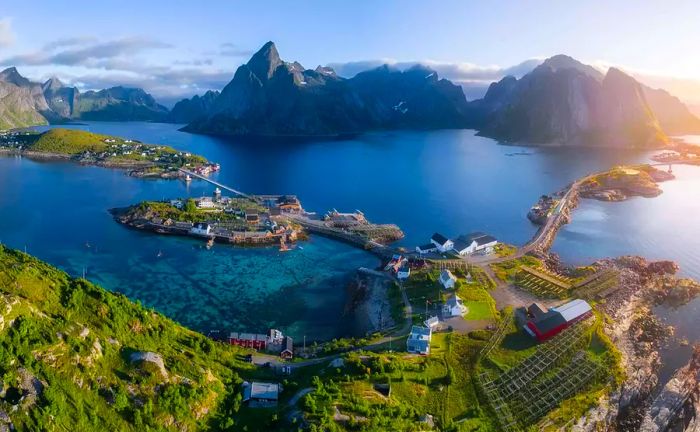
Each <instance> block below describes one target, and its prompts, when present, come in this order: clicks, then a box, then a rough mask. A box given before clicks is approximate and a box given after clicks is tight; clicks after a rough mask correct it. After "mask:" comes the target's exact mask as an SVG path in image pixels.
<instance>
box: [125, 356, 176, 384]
mask: <svg viewBox="0 0 700 432" xmlns="http://www.w3.org/2000/svg"><path fill="white" fill-rule="evenodd" d="M129 361H130V362H131V364H133V365H134V366H136V367H138V368H139V369H141V370H143V371H146V372H153V371H156V372H158V373H159V374H160V376H161V377H162V378H163V379H168V370H167V369H165V362H163V357H161V356H160V355H159V354H156V353H154V352H147V351H135V352H133V353H131V355H129Z"/></svg>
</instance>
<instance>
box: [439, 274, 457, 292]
mask: <svg viewBox="0 0 700 432" xmlns="http://www.w3.org/2000/svg"><path fill="white" fill-rule="evenodd" d="M455 282H457V278H456V277H455V275H453V274H452V272H451V271H449V270H447V269H445V270H443V271H441V272H440V284H442V286H443V287H444V288H445V289H451V288H454V287H455Z"/></svg>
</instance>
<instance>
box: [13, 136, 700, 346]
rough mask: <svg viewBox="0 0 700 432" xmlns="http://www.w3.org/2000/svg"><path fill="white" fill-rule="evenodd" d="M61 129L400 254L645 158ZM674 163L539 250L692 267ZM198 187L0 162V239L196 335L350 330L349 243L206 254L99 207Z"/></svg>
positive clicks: (353, 258)
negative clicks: (375, 238) (283, 202)
mask: <svg viewBox="0 0 700 432" xmlns="http://www.w3.org/2000/svg"><path fill="white" fill-rule="evenodd" d="M73 127H80V128H89V129H90V130H91V131H93V132H100V133H107V134H113V135H118V136H122V137H127V138H133V139H139V140H141V141H144V142H148V143H158V144H167V145H171V146H173V147H176V148H178V149H183V150H187V151H191V152H194V153H199V154H203V155H204V156H206V157H207V158H209V159H210V160H212V161H216V162H219V163H221V165H222V171H221V172H220V173H219V174H218V175H217V177H218V180H219V181H221V182H223V183H225V184H230V185H231V186H234V187H237V188H239V189H241V190H243V191H247V192H251V193H292V194H296V195H298V196H299V198H300V199H301V200H302V203H303V205H304V207H305V208H306V209H307V210H313V211H318V212H324V211H326V210H328V209H331V208H337V209H338V210H341V211H342V210H354V209H360V210H362V211H364V212H365V214H366V215H367V217H368V218H369V219H370V220H373V221H376V222H384V223H396V224H398V225H399V226H401V228H402V229H403V230H404V232H405V233H406V238H405V239H404V240H403V241H402V244H404V245H406V246H411V247H412V246H415V245H416V244H419V243H424V242H425V241H426V240H427V239H428V238H429V237H430V235H431V234H432V233H433V232H434V231H440V232H442V233H444V234H446V235H448V236H456V235H458V234H461V233H466V232H470V231H475V230H480V231H487V232H489V233H491V234H493V235H495V236H497V237H498V238H499V239H501V240H503V241H506V242H509V243H515V244H520V243H524V242H525V241H527V239H529V238H530V237H531V236H532V234H533V233H534V232H535V229H536V228H535V227H534V226H533V225H531V224H530V223H529V221H528V220H527V218H526V217H525V215H526V213H527V210H528V209H529V207H530V206H531V205H532V203H534V202H535V201H536V200H537V198H538V196H539V195H541V194H543V193H550V192H553V191H555V190H557V189H560V188H562V187H564V186H565V185H566V184H568V183H569V182H571V181H573V180H574V179H576V178H578V177H580V176H582V175H584V174H586V173H589V172H593V171H597V170H602V169H605V168H608V167H610V166H611V165H614V164H618V163H632V162H641V161H645V160H647V158H648V156H649V154H648V153H644V152H633V151H610V150H591V149H586V150H572V149H561V148H559V149H548V148H547V149H544V148H525V147H517V146H503V145H498V144H497V143H496V142H494V141H493V140H490V139H487V138H482V137H477V136H475V133H474V132H473V131H468V130H467V131H465V130H461V131H458V130H454V131H452V130H447V131H436V132H394V133H377V134H369V135H365V136H361V137H358V138H356V139H353V140H345V141H324V142H315V143H291V142H289V143H277V144H270V143H246V142H236V141H227V140H223V139H218V138H213V137H206V136H199V135H191V134H187V133H183V132H179V131H177V126H175V125H167V124H155V123H150V124H149V123H90V124H88V125H86V126H73ZM677 171H678V172H679V180H678V181H677V182H672V183H668V184H667V185H664V190H665V191H666V193H665V194H664V195H662V196H661V197H659V198H656V199H653V200H646V199H634V200H631V201H629V202H626V203H617V204H607V203H598V202H592V201H584V202H583V203H582V205H581V207H580V211H577V213H576V214H575V216H574V220H573V222H572V224H571V225H569V226H567V227H566V228H565V230H564V231H563V232H562V235H561V237H560V238H559V239H558V240H557V242H556V244H555V246H554V250H555V251H557V252H559V253H560V254H561V255H562V256H563V257H565V258H566V259H567V260H570V261H574V262H586V261H589V260H591V259H595V258H601V257H604V256H609V255H617V254H621V253H635V254H641V255H647V256H652V257H658V258H669V259H674V260H677V261H678V262H680V263H681V265H682V267H683V269H684V271H686V274H689V275H693V276H697V275H698V273H697V272H698V256H699V255H700V248H698V247H697V246H698V244H697V241H699V240H700V236H699V235H698V232H697V229H698V225H700V224H697V223H695V219H696V218H697V216H698V215H699V214H700V212H698V208H697V207H693V206H692V205H689V204H688V201H691V200H690V199H689V198H688V197H689V196H690V195H689V194H688V193H687V192H690V193H691V194H692V193H693V192H695V193H696V192H697V191H699V190H700V187H699V185H698V183H697V181H698V180H697V179H698V176H699V175H700V174H699V173H700V170H698V169H695V168H687V169H682V170H681V169H679V170H677ZM687 179H690V180H687ZM693 179H694V180H693ZM687 181H689V183H688V182H687ZM211 191H212V187H211V186H210V185H208V184H206V183H204V182H199V181H195V182H193V183H192V185H191V186H190V187H189V188H188V187H187V186H186V185H185V184H184V183H182V182H179V181H163V180H139V179H133V178H129V177H127V176H125V175H124V174H123V173H122V172H120V171H114V170H108V169H102V168H96V167H82V166H78V165H74V164H70V163H39V162H34V161H30V160H27V159H17V158H0V240H1V241H3V242H4V243H7V244H9V245H10V246H14V247H17V248H23V247H24V246H25V245H27V247H28V252H30V253H33V254H35V255H38V256H39V257H41V258H43V259H45V260H47V261H49V262H51V263H53V264H55V265H57V266H59V267H61V268H63V269H65V270H67V271H68V272H70V273H72V274H80V273H81V272H82V269H83V267H87V272H88V273H87V275H88V278H90V279H91V280H94V281H95V282H98V283H100V284H102V285H103V286H105V287H107V288H109V289H112V290H116V291H120V292H124V293H126V294H127V295H129V296H130V297H131V298H134V299H138V300H140V301H142V302H143V303H144V304H146V305H148V306H152V307H155V308H156V309H158V310H160V311H162V312H164V313H165V314H167V315H169V316H171V317H173V318H174V319H176V320H178V321H180V322H182V323H184V324H186V325H188V326H191V327H193V328H195V329H198V330H202V331H207V330H210V329H225V330H227V331H228V330H265V329H266V328H267V326H269V325H275V326H278V327H281V328H282V329H283V330H286V331H288V332H290V333H292V334H293V335H295V336H301V335H302V334H305V335H307V337H309V338H320V339H324V338H330V337H335V336H339V335H347V334H357V333H361V332H362V331H363V330H364V329H363V327H362V325H361V323H357V322H355V320H354V319H352V317H349V316H343V314H342V310H343V305H344V303H345V301H346V293H345V288H346V285H347V282H348V278H349V277H350V275H351V274H352V272H353V271H354V269H355V268H357V267H359V266H375V265H376V264H377V262H376V260H375V259H374V258H373V257H371V256H369V255H368V254H366V253H364V252H362V251H359V250H355V249H352V248H350V247H349V246H346V245H342V244H339V243H337V242H333V241H331V240H326V239H322V238H318V237H313V238H312V240H311V241H310V242H309V243H307V244H304V249H303V250H295V251H292V252H289V253H285V254H281V253H280V252H278V251H277V250H276V249H274V248H272V249H237V248H233V247H228V246H216V247H214V248H213V249H212V250H211V251H207V250H206V249H202V248H201V243H199V242H197V241H194V240H190V239H182V238H171V237H160V236H157V235H151V234H147V233H141V232H136V231H132V230H129V229H126V228H124V227H122V226H119V225H117V224H116V223H114V222H113V221H112V219H111V217H110V216H109V214H108V213H107V211H106V210H107V209H108V208H111V207H117V206H125V205H129V204H131V203H134V202H137V201H140V200H143V199H161V198H171V197H177V196H183V195H191V196H199V195H202V194H210V193H211ZM695 196H697V195H695ZM697 201H698V200H697V199H696V200H695V201H693V202H694V203H696V204H697ZM693 216H695V219H694V218H693ZM661 221H663V223H661ZM611 227H612V229H611ZM681 232H686V233H690V234H689V235H686V236H681V235H679V234H680V233H681ZM689 239H690V240H689ZM86 242H89V244H90V247H87V246H86ZM158 251H162V252H163V257H162V258H157V257H156V254H157V253H158ZM696 312H697V310H696ZM669 315H670V317H671V318H673V315H674V314H673V313H670V314H669ZM678 316H681V315H678ZM682 316H686V315H682ZM697 316H698V314H697V313H696V314H695V317H697ZM691 327H692V326H691Z"/></svg>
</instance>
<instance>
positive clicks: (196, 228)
mask: <svg viewBox="0 0 700 432" xmlns="http://www.w3.org/2000/svg"><path fill="white" fill-rule="evenodd" d="M190 234H193V235H198V236H208V235H209V234H211V225H209V224H208V223H206V222H197V223H196V224H194V225H192V228H190Z"/></svg>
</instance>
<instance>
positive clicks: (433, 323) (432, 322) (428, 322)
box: [423, 316, 440, 330]
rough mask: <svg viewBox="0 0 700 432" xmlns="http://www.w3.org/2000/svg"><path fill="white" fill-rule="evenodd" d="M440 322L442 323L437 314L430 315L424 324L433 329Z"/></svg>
mask: <svg viewBox="0 0 700 432" xmlns="http://www.w3.org/2000/svg"><path fill="white" fill-rule="evenodd" d="M438 324H440V318H438V317H437V316H433V317H430V318H428V319H427V320H425V321H423V325H424V326H426V327H427V328H429V329H431V330H432V329H434V328H435V327H437V325H438Z"/></svg>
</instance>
